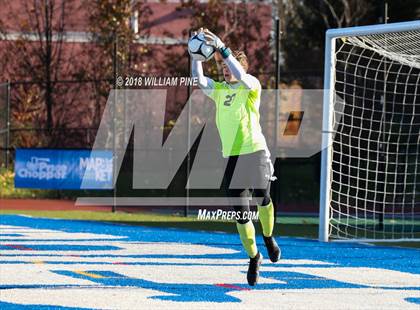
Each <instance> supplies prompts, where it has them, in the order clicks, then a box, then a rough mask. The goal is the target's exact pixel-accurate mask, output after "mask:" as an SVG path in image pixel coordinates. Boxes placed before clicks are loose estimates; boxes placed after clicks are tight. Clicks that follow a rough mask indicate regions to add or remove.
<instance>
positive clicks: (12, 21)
mask: <svg viewBox="0 0 420 310" xmlns="http://www.w3.org/2000/svg"><path fill="white" fill-rule="evenodd" d="M2 8H3V9H4V11H3V14H2V15H1V17H0V18H1V20H0V23H2V24H3V25H4V26H3V27H4V35H5V36H8V37H7V38H6V39H7V40H6V41H4V42H3V44H4V45H5V48H4V49H3V51H2V58H3V59H4V68H5V69H4V72H3V75H4V76H5V77H6V78H8V79H12V81H25V82H27V85H26V87H18V88H16V89H14V92H13V93H12V108H13V107H16V109H17V110H21V109H20V107H19V105H20V104H23V102H25V101H28V100H29V99H28V98H25V92H27V95H28V96H29V95H30V96H31V98H39V101H40V103H41V104H42V106H43V110H42V111H40V113H39V115H38V119H37V122H38V124H40V125H41V124H42V127H44V128H45V129H47V131H46V133H47V135H48V136H49V139H48V142H47V144H49V145H54V144H55V143H56V142H57V141H59V140H60V139H59V137H55V136H54V134H55V133H54V131H53V129H55V128H57V127H60V121H61V119H60V118H59V117H58V118H57V117H56V116H57V115H60V114H61V112H58V111H57V109H60V108H63V106H64V103H63V104H61V103H62V102H64V101H65V103H68V102H69V101H71V100H72V97H71V96H69V97H68V98H69V100H67V98H66V95H67V94H68V92H69V91H70V88H69V87H63V85H59V83H58V81H59V80H61V79H67V80H68V79H71V77H72V76H73V75H74V74H75V73H76V72H77V70H78V67H77V66H76V65H75V64H77V63H75V62H74V61H73V57H75V54H74V53H73V52H74V51H73V49H72V46H71V45H70V46H68V45H66V44H65V41H66V29H67V21H68V16H71V15H72V14H73V12H74V10H75V1H65V0H42V1H36V0H32V1H21V2H19V3H18V4H16V3H11V2H7V1H5V2H4V3H2ZM9 29H12V32H10V31H9V32H7V30H9ZM30 84H31V85H30ZM34 86H36V87H34ZM29 90H30V91H29ZM19 91H22V92H23V93H18V92H19ZM34 91H38V92H39V95H38V96H35V95H34V93H33V92H34ZM13 99H16V100H13ZM27 99H28V100H27ZM17 100H19V101H17ZM31 100H32V99H31ZM58 102H60V104H59V105H57V103H58ZM43 113H45V114H44V115H42V114H43Z"/></svg>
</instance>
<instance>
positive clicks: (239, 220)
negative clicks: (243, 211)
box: [236, 217, 249, 224]
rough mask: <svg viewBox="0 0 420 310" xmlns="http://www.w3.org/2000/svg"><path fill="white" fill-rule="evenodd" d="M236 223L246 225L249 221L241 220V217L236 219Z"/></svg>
mask: <svg viewBox="0 0 420 310" xmlns="http://www.w3.org/2000/svg"><path fill="white" fill-rule="evenodd" d="M236 222H238V223H239V224H246V223H248V222H249V219H243V218H242V217H241V218H238V219H237V220H236Z"/></svg>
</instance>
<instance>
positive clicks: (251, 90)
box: [192, 28, 280, 285]
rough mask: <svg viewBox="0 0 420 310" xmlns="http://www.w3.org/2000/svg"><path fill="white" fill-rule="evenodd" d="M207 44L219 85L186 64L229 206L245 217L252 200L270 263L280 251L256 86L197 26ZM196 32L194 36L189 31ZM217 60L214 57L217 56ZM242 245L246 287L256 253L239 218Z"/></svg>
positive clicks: (244, 65) (236, 58) (239, 62)
mask: <svg viewBox="0 0 420 310" xmlns="http://www.w3.org/2000/svg"><path fill="white" fill-rule="evenodd" d="M199 32H204V37H205V39H206V43H207V44H208V45H212V46H214V47H215V48H216V50H217V51H218V53H219V54H220V56H221V58H223V75H224V79H225V81H224V82H216V81H214V80H212V79H210V78H208V77H206V76H204V74H203V67H202V63H201V62H200V61H196V60H192V74H193V76H194V77H196V78H198V85H199V86H200V88H201V89H202V90H203V92H204V93H205V94H206V95H207V96H209V97H210V98H211V99H212V100H213V101H214V102H215V104H216V111H217V112H216V125H217V129H218V131H219V135H220V139H221V142H222V149H223V157H227V158H228V164H227V168H226V171H225V175H224V178H223V182H222V187H223V188H225V189H226V191H227V194H228V197H229V200H230V204H232V205H233V207H234V209H235V211H236V212H238V214H241V215H244V214H249V211H250V206H249V201H250V198H251V195H250V194H251V193H252V196H253V197H254V198H253V199H254V201H255V202H256V204H257V207H258V213H259V220H260V222H261V226H262V230H263V238H264V243H265V246H266V248H267V252H268V255H269V257H270V260H271V261H272V262H277V261H278V259H279V257H280V248H279V246H278V245H277V243H276V241H275V239H274V238H273V227H274V206H273V202H272V201H271V198H270V182H271V180H272V179H273V165H272V163H271V160H270V152H269V151H268V148H267V143H266V141H265V137H264V135H263V134H262V130H261V126H260V123H259V118H260V115H259V105H260V97H261V84H260V82H259V81H258V79H257V78H255V77H254V76H252V75H250V74H247V73H246V71H247V69H248V61H247V57H246V55H245V54H244V53H243V52H240V51H237V52H233V53H232V52H231V50H230V49H229V48H227V47H226V46H225V45H224V44H223V42H222V41H221V40H220V38H219V37H217V36H216V35H215V34H213V33H212V32H210V31H209V30H207V29H205V30H203V28H201V29H200V30H199ZM195 34H196V33H195ZM219 58H220V57H219ZM236 226H237V229H238V232H239V235H240V239H241V242H242V245H243V246H244V248H245V250H246V252H247V254H248V256H249V257H250V262H249V266H248V273H247V280H248V284H249V285H255V284H256V283H257V282H258V277H259V268H260V265H261V262H262V255H261V253H260V252H259V251H258V249H257V244H256V241H255V229H254V225H253V223H252V221H250V220H249V219H246V218H245V216H241V217H240V219H238V220H237V223H236Z"/></svg>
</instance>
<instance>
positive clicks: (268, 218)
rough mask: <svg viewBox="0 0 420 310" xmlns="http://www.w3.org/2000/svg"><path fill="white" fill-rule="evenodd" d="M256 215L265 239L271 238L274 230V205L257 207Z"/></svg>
mask: <svg viewBox="0 0 420 310" xmlns="http://www.w3.org/2000/svg"><path fill="white" fill-rule="evenodd" d="M258 215H259V218H260V223H261V226H262V230H263V235H264V236H265V237H271V235H272V234H273V228H274V205H273V202H272V201H271V200H270V203H269V204H268V205H266V206H258Z"/></svg>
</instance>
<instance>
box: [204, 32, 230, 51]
mask: <svg viewBox="0 0 420 310" xmlns="http://www.w3.org/2000/svg"><path fill="white" fill-rule="evenodd" d="M203 32H204V38H205V39H206V44H208V45H211V46H214V47H215V48H217V49H218V50H220V49H222V48H224V47H225V44H224V43H223V42H222V40H220V38H219V37H218V36H217V35H215V34H214V33H213V32H211V31H210V30H208V29H204V31H203Z"/></svg>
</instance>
